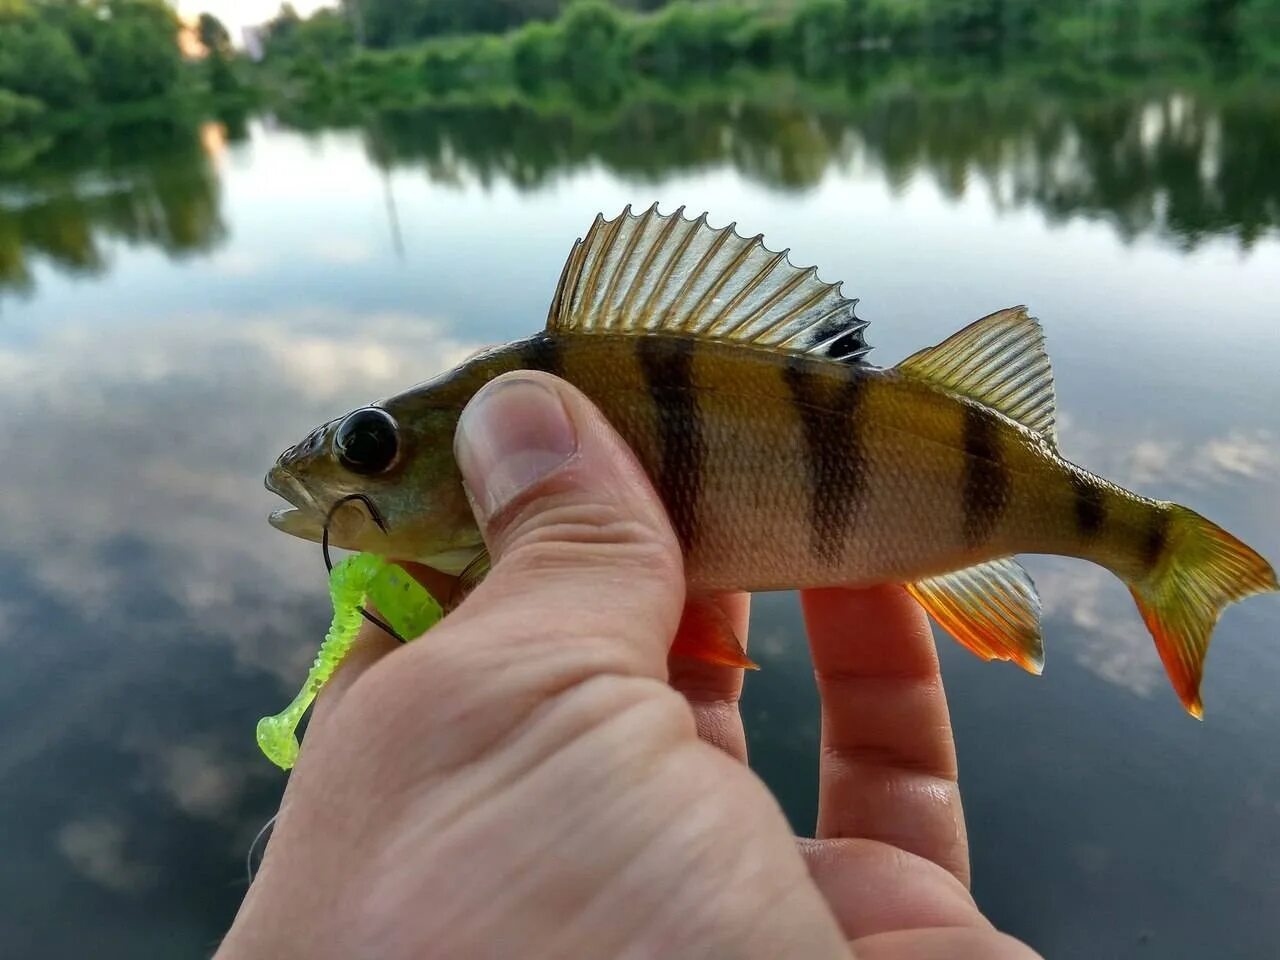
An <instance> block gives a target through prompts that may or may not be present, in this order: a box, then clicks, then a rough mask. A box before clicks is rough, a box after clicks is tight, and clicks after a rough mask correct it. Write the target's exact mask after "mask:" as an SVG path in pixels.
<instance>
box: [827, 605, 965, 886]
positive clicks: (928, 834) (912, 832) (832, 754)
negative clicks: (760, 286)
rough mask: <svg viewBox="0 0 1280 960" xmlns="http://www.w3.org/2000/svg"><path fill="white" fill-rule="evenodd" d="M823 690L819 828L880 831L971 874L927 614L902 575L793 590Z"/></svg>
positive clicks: (840, 833)
mask: <svg viewBox="0 0 1280 960" xmlns="http://www.w3.org/2000/svg"><path fill="white" fill-rule="evenodd" d="M802 602H803V606H804V614H805V622H806V624H807V626H808V630H809V641H810V644H811V646H812V649H813V663H814V672H815V675H816V677H817V682H818V692H819V695H820V697H821V699H822V762H821V771H820V775H819V787H818V830H817V835H818V837H819V838H826V837H842V838H843V837H849V838H858V837H860V838H865V839H870V840H880V841H883V842H885V843H890V844H893V845H894V846H897V847H899V848H901V849H903V850H906V851H908V852H910V853H914V854H917V855H919V856H922V857H925V858H926V859H929V860H932V861H934V862H935V863H937V864H939V865H941V866H943V867H945V868H946V869H947V870H949V871H950V872H951V873H952V874H954V875H955V876H956V877H957V878H958V879H960V880H961V881H962V882H964V883H965V884H968V882H969V846H968V840H967V837H966V834H965V825H964V813H963V811H962V810H961V806H960V791H959V787H958V785H957V783H956V776H957V772H956V753H955V741H954V739H953V737H952V733H951V717H950V714H949V713H948V711H947V701H946V695H945V693H944V692H943V689H942V676H941V674H940V673H939V670H938V653H937V650H936V649H935V648H934V644H933V635H932V632H931V631H930V628H929V620H928V618H927V617H926V616H925V614H924V611H923V610H922V609H921V608H920V606H919V605H918V604H916V602H915V601H914V600H912V599H911V597H910V596H909V595H908V594H907V592H906V591H905V590H904V589H903V588H902V587H899V586H889V585H886V586H880V587H873V588H871V589H867V590H848V589H831V590H809V591H805V592H804V593H803V595H802Z"/></svg>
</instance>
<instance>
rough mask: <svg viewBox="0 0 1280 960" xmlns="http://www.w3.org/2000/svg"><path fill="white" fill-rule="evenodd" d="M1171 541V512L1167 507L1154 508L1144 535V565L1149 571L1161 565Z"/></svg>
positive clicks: (1149, 515)
mask: <svg viewBox="0 0 1280 960" xmlns="http://www.w3.org/2000/svg"><path fill="white" fill-rule="evenodd" d="M1168 541H1169V510H1168V509H1167V508H1165V507H1152V508H1151V512H1150V513H1149V514H1148V518H1147V527H1146V530H1144V531H1143V534H1142V564H1143V566H1144V567H1146V569H1147V570H1148V571H1153V570H1155V569H1156V567H1158V566H1159V565H1160V558H1161V557H1163V556H1164V550H1165V547H1166V546H1167V545H1168Z"/></svg>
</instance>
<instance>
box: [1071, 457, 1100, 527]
mask: <svg viewBox="0 0 1280 960" xmlns="http://www.w3.org/2000/svg"><path fill="white" fill-rule="evenodd" d="M1070 476H1071V493H1072V497H1073V504H1074V507H1075V517H1076V530H1077V532H1079V534H1080V536H1082V537H1083V538H1084V539H1086V540H1090V539H1092V538H1093V537H1095V536H1097V534H1098V531H1100V530H1101V529H1102V525H1103V524H1104V523H1106V521H1107V502H1106V495H1105V493H1104V491H1103V489H1102V487H1100V486H1099V485H1098V484H1097V483H1094V482H1093V481H1091V480H1089V478H1088V477H1086V476H1084V475H1083V474H1080V473H1076V472H1075V471H1072V473H1071V475H1070Z"/></svg>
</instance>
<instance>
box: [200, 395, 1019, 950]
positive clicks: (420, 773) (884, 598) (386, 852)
mask: <svg viewBox="0 0 1280 960" xmlns="http://www.w3.org/2000/svg"><path fill="white" fill-rule="evenodd" d="M458 455H459V462H460V465H461V466H462V469H463V473H464V475H465V476H466V478H467V482H468V485H469V489H470V490H471V491H472V493H473V498H474V501H475V505H476V508H477V515H478V516H479V517H480V519H481V521H482V524H483V526H484V529H485V536H486V541H487V542H488V544H489V546H490V548H491V551H492V553H493V555H494V557H495V558H496V562H495V565H494V568H493V571H492V573H491V574H490V575H489V577H488V578H487V579H486V580H485V581H484V583H482V584H481V585H480V586H479V587H478V588H477V589H476V591H475V592H474V593H473V594H472V595H471V596H470V597H468V599H467V600H466V601H465V602H464V603H463V604H462V605H461V606H460V607H459V608H458V609H457V610H456V611H454V612H453V613H452V614H451V615H450V616H449V617H448V618H447V619H446V620H445V621H444V622H443V623H442V624H441V625H440V626H439V627H437V628H436V629H434V630H432V631H430V632H429V633H427V634H426V635H424V636H423V637H422V638H420V639H418V640H416V641H415V642H414V643H412V644H409V645H407V646H404V647H397V646H395V645H394V644H393V643H390V642H388V641H387V640H386V638H383V637H379V636H377V635H376V634H373V633H370V634H368V635H366V636H365V637H364V638H363V641H362V643H361V645H360V647H359V649H358V650H357V651H356V652H354V653H353V654H352V657H351V659H350V660H349V662H348V663H347V664H346V665H344V667H343V668H342V669H341V670H340V671H339V674H338V676H336V677H335V678H334V680H333V681H332V682H331V684H330V686H329V688H328V689H327V690H326V691H325V694H324V695H323V696H322V697H321V702H320V703H319V704H318V705H317V707H318V708H317V712H316V715H315V717H314V719H313V721H312V723H311V726H310V729H309V731H308V734H307V739H306V743H305V746H304V749H303V751H302V754H301V756H300V758H299V762H298V765H297V767H296V769H295V771H294V773H293V775H292V777H291V780H290V783H289V787H288V790H287V791H286V795H285V800H284V803H283V804H282V807H281V812H280V817H279V820H278V823H277V827H276V831H275V835H274V837H273V839H272V842H271V844H270V847H269V848H268V852H267V855H266V858H265V859H264V862H263V864H262V867H261V869H260V871H259V873H258V876H257V879H256V880H255V882H254V884H253V886H252V887H251V889H250V891H249V893H248V895H247V896H246V898H245V901H244V904H243V905H242V907H241V910H240V913H239V915H238V916H237V918H236V921H235V924H234V925H233V927H232V929H231V931H230V933H229V934H228V936H227V938H226V941H225V942H224V944H223V947H222V950H221V951H220V953H219V957H221V958H222V960H240V958H258V957H263V958H266V957H270V958H273V960H275V958H291V957H308V958H328V957H343V958H349V957H376V958H378V960H398V958H415V960H419V958H425V957H436V956H439V957H449V958H453V957H506V956H516V955H519V956H522V957H559V956H565V957H575V958H578V957H591V958H596V957H613V956H623V955H625V956H628V957H643V956H664V957H667V956H670V957H717V958H721V957H735V958H754V957H762V958H763V957H768V958H776V957H804V958H822V957H842V958H843V957H849V956H851V955H853V956H857V957H859V958H862V960H865V958H873V960H891V958H899V957H901V958H908V957H910V958H924V957H942V956H946V957H978V956H981V957H984V958H1009V960H1013V958H1025V957H1031V956H1033V955H1032V954H1031V953H1030V952H1029V951H1027V950H1026V949H1025V948H1024V947H1022V946H1020V945H1019V944H1017V943H1015V942H1014V941H1011V940H1007V939H1005V938H1002V937H1000V936H999V935H998V934H996V933H995V932H994V931H993V930H991V928H990V926H989V925H988V924H986V922H985V921H984V920H983V919H982V917H981V915H980V914H979V913H978V911H977V909H976V908H975V907H974V905H973V903H972V901H971V900H970V899H969V897H968V894H967V892H966V890H965V887H964V885H963V883H962V880H961V879H957V876H959V877H960V878H963V877H964V876H965V870H966V861H967V854H966V851H965V848H964V833H963V821H962V819H961V817H960V811H959V801H958V796H957V794H956V791H955V784H954V755H953V753H952V751H951V747H950V736H949V725H948V723H947V717H946V708H945V704H944V702H943V700H942V695H941V687H940V685H939V683H938V679H937V672H936V670H937V665H936V658H935V656H934V653H933V648H932V642H931V640H930V639H929V637H928V627H927V624H926V623H925V622H924V620H923V617H922V615H921V614H920V613H919V612H918V610H916V609H915V608H914V607H913V606H911V602H910V601H909V600H908V599H907V598H906V596H905V595H904V594H902V593H901V591H892V590H882V591H875V592H869V593H863V594H858V593H851V592H847V591H844V592H842V591H822V592H813V593H811V594H809V595H807V596H806V597H805V604H806V615H807V618H808V621H809V625H810V630H811V632H812V634H813V640H814V646H815V662H816V663H817V666H818V670H819V673H820V677H821V678H822V680H821V684H822V692H823V695H824V701H823V702H824V717H823V742H824V751H823V757H824V759H823V767H822V773H821V778H822V780H821V782H822V787H821V794H822V800H821V812H820V818H819V837H820V838H822V839H820V840H818V841H808V842H802V843H801V844H800V845H797V844H796V842H795V841H794V839H793V838H792V837H791V835H790V832H789V830H788V827H787V824H786V821H785V819H784V818H783V816H782V814H781V812H780V810H779V809H778V807H777V804H776V802H775V801H774V800H773V798H772V796H771V795H770V794H769V792H768V791H767V789H766V788H765V787H764V785H763V784H762V783H761V782H760V781H759V779H758V778H756V777H755V775H754V774H752V773H751V771H750V769H749V768H748V767H747V766H746V765H745V764H744V763H741V762H739V758H742V757H743V756H744V755H745V745H744V744H745V740H744V737H743V734H742V725H741V720H740V718H739V717H738V714H737V706H736V703H737V692H738V690H739V689H740V686H741V672H740V671H731V670H728V669H726V668H712V667H707V666H704V665H700V664H691V663H687V662H684V663H677V662H676V661H673V667H674V669H673V671H672V673H671V681H672V683H673V684H675V687H676V689H673V687H672V686H670V685H668V683H667V682H666V681H667V678H668V665H667V650H668V649H669V647H670V645H671V641H672V638H673V636H674V635H675V633H676V630H677V624H678V623H679V621H680V613H681V609H682V605H683V602H684V579H683V572H682V568H681V562H680V553H679V548H678V546H677V544H676V543H675V539H674V537H673V535H672V532H671V529H670V526H669V524H668V522H667V519H666V517H665V514H664V513H663V511H662V509H661V506H660V504H659V503H658V501H657V499H656V497H655V496H654V493H653V491H652V489H651V487H650V485H649V483H648V481H647V479H646V478H645V476H644V474H643V472H642V471H641V469H640V467H639V465H638V464H637V463H636V462H635V460H634V458H633V456H632V455H631V453H630V451H629V450H627V448H626V447H625V445H624V444H623V443H622V442H621V440H620V439H619V438H618V437H617V435H616V434H615V433H614V432H613V430H612V429H611V428H610V427H609V426H608V425H607V423H605V421H604V420H603V418H602V417H601V416H600V414H599V413H598V412H597V411H596V410H595V409H594V408H593V407H592V406H591V404H590V403H588V402H587V401H586V400H585V398H583V397H582V396H581V395H580V394H579V393H577V392H576V391H575V390H573V389H572V388H571V387H568V386H567V385H565V384H563V383H561V382H559V381H556V380H554V379H552V378H548V377H544V376H541V375H526V374H520V375H518V376H517V377H515V378H504V380H503V381H500V382H498V383H496V384H494V385H491V386H490V387H488V388H486V390H484V391H482V394H481V396H480V397H479V398H478V399H477V400H476V401H473V403H472V405H471V406H470V407H469V408H468V411H467V413H466V414H465V416H464V420H463V424H462V427H461V428H460V430H459V439H458ZM726 610H727V612H728V613H729V614H730V616H731V617H733V618H736V620H737V624H736V625H737V627H738V629H739V630H740V631H742V634H743V635H745V618H746V603H745V598H731V599H730V600H728V601H726ZM864 616H865V617H869V618H870V620H871V621H872V622H873V623H874V626H868V625H866V624H863V625H861V627H862V629H861V636H860V637H859V638H857V639H856V640H854V639H853V638H850V637H840V636H839V632H840V631H839V625H840V624H844V623H849V622H850V618H858V617H864ZM677 689H678V690H680V691H683V692H684V693H685V694H686V695H687V699H686V696H682V695H681V693H680V692H677ZM924 730H927V731H928V732H929V733H928V735H926V734H925V733H924V732H922V731H924ZM699 732H701V733H702V734H703V735H704V736H703V737H702V738H700V737H699ZM712 744H715V745H714V746H713V745H712ZM940 864H941V865H940ZM850 940H852V941H854V942H853V944H852V953H851V946H850V944H849V943H848V941H850Z"/></svg>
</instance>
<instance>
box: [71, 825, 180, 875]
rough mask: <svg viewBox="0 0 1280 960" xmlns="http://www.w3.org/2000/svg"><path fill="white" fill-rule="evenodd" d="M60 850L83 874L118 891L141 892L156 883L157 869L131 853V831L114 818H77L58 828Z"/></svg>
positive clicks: (73, 866)
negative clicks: (128, 831) (128, 833)
mask: <svg viewBox="0 0 1280 960" xmlns="http://www.w3.org/2000/svg"><path fill="white" fill-rule="evenodd" d="M57 844H58V850H59V852H60V853H61V854H62V856H63V857H65V858H66V860H67V862H68V863H70V864H71V866H72V868H73V869H74V870H75V871H76V873H78V874H80V876H82V877H84V878H85V879H86V880H89V881H91V882H93V883H96V884H98V885H99V886H101V887H105V888H106V889H108V890H111V891H113V892H115V893H138V892H141V891H143V890H146V889H147V888H148V887H151V886H153V885H154V884H155V882H156V879H157V877H158V873H159V872H158V870H157V869H156V868H155V867H154V866H152V865H150V864H145V863H139V862H138V861H136V860H133V859H131V858H130V857H129V855H128V853H127V851H126V846H127V844H128V835H127V834H126V832H125V829H124V827H123V826H122V825H121V824H119V823H116V822H114V821H111V820H107V819H104V818H94V819H91V820H75V821H72V822H71V823H68V824H66V825H64V826H63V827H62V829H61V830H59V831H58V839H57Z"/></svg>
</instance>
